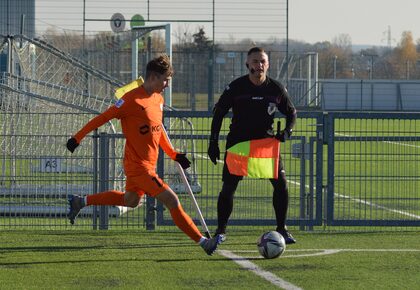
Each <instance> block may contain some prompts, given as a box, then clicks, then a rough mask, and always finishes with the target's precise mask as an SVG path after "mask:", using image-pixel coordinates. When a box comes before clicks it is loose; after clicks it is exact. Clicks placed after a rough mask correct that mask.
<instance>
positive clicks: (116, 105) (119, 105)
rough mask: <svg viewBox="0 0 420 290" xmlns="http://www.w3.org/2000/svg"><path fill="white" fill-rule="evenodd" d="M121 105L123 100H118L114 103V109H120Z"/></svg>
mask: <svg viewBox="0 0 420 290" xmlns="http://www.w3.org/2000/svg"><path fill="white" fill-rule="evenodd" d="M123 104H124V100H123V99H119V100H118V101H116V102H115V107H117V108H120V107H121V106H122V105H123Z"/></svg>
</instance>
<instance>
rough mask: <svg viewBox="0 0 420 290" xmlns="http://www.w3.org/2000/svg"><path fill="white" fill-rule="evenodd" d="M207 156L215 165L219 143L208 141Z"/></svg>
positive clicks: (218, 153) (218, 157)
mask: <svg viewBox="0 0 420 290" xmlns="http://www.w3.org/2000/svg"><path fill="white" fill-rule="evenodd" d="M207 154H208V155H209V157H210V160H211V162H213V163H214V164H217V160H218V159H220V149H219V143H218V142H217V141H216V140H210V145H209V149H208V150H207Z"/></svg>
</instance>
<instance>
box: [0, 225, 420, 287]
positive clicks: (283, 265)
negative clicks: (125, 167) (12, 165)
mask: <svg viewBox="0 0 420 290" xmlns="http://www.w3.org/2000/svg"><path fill="white" fill-rule="evenodd" d="M263 231H264V229H258V228H253V229H250V230H244V231H234V232H233V233H230V234H229V236H228V240H227V241H226V242H225V243H224V244H222V245H221V246H220V248H219V250H218V252H217V253H216V254H214V255H213V256H211V257H210V256H207V255H206V254H205V253H204V252H203V251H202V250H201V248H199V247H198V246H197V245H195V244H194V243H193V242H192V241H190V240H189V239H188V238H186V237H185V236H184V235H183V234H182V233H179V232H175V233H174V232H145V231H141V230H138V231H135V230H126V231H114V230H110V231H43V232H42V231H41V232H40V231H32V230H30V231H2V232H1V234H0V245H1V247H0V269H1V270H0V281H1V286H0V288H1V289H206V288H214V289H273V288H285V289H297V288H293V286H294V287H298V288H302V289H419V287H420V286H419V285H420V276H419V275H418V269H420V243H419V242H418V241H419V238H420V233H418V232H398V233H397V234H394V233H390V232H386V233H385V232H379V233H378V232H376V233H370V232H366V233H302V232H298V231H295V232H294V233H295V237H296V238H297V239H298V243H297V244H295V245H288V247H287V249H286V252H285V253H284V254H283V255H282V256H281V257H280V258H277V259H273V260H266V259H263V258H261V257H259V255H258V253H257V249H256V240H257V238H258V236H259V235H260V234H261V233H262V232H263Z"/></svg>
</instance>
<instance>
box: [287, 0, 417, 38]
mask: <svg viewBox="0 0 420 290" xmlns="http://www.w3.org/2000/svg"><path fill="white" fill-rule="evenodd" d="M388 26H389V27H390V31H391V38H392V45H395V44H397V43H398V42H399V41H400V40H401V34H402V32H403V31H411V32H412V33H413V37H414V40H417V39H419V38H420V0H398V1H395V0H289V38H291V39H297V40H304V41H307V42H309V43H313V42H317V41H320V40H327V41H331V40H332V39H333V38H334V37H335V36H337V35H339V34H340V33H345V34H349V35H350V36H351V38H352V43H353V44H372V45H387V31H388Z"/></svg>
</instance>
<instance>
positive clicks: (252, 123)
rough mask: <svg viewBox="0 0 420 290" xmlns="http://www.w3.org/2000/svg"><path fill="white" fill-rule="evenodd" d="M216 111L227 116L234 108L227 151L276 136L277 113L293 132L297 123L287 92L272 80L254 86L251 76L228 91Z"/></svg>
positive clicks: (234, 84)
mask: <svg viewBox="0 0 420 290" xmlns="http://www.w3.org/2000/svg"><path fill="white" fill-rule="evenodd" d="M215 107H216V109H217V110H220V111H221V113H222V115H223V116H224V115H226V113H227V112H228V111H229V109H231V108H232V112H233V117H232V122H231V124H230V132H229V134H228V137H227V144H226V146H227V148H229V147H231V146H232V145H234V144H236V143H238V142H242V141H246V140H252V139H261V138H265V137H267V136H268V135H269V134H270V133H271V134H272V132H273V120H274V114H275V112H276V111H277V110H278V111H280V112H281V113H282V114H283V115H285V116H286V128H287V129H291V128H292V127H293V125H294V122H295V120H296V110H295V107H294V106H293V104H292V102H291V100H290V97H289V95H288V93H287V90H286V89H285V87H284V86H283V85H281V84H280V83H279V82H277V81H275V80H273V79H271V78H269V77H267V78H266V80H265V81H264V83H262V84H261V85H259V86H256V85H254V84H253V83H252V82H251V81H250V79H249V76H248V75H245V76H242V77H239V78H238V79H236V80H234V81H233V82H231V83H230V84H229V85H228V86H227V87H226V89H225V90H224V92H223V94H222V95H221V96H220V99H219V101H218V102H217V104H216V105H215ZM215 116H216V115H215ZM218 133H219V132H217V135H218Z"/></svg>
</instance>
